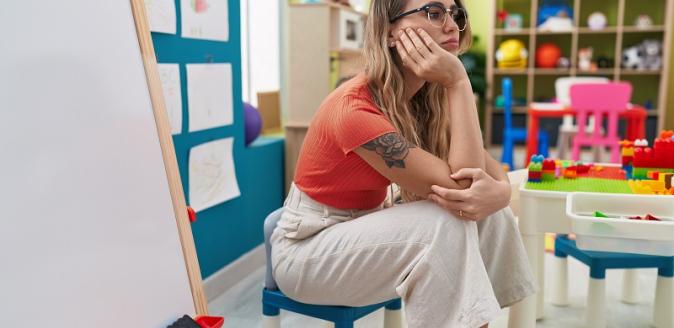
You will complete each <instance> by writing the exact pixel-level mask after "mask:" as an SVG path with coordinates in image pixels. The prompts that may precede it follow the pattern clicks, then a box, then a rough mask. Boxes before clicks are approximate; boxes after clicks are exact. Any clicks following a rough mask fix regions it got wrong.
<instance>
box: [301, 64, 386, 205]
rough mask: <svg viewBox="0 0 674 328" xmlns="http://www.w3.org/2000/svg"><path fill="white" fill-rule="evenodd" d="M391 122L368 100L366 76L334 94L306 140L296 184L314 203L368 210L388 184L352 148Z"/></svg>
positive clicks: (317, 113) (379, 134)
mask: <svg viewBox="0 0 674 328" xmlns="http://www.w3.org/2000/svg"><path fill="white" fill-rule="evenodd" d="M390 132H396V129H395V128H394V127H393V124H391V122H390V121H389V120H388V119H387V118H386V116H384V114H383V113H382V112H381V111H380V110H379V109H378V108H377V106H376V105H375V103H374V102H373V101H372V97H371V96H370V92H369V90H368V88H367V77H366V76H365V74H364V73H361V74H359V75H357V76H356V77H354V78H352V79H351V80H349V81H347V82H345V83H344V84H342V85H341V86H340V87H339V88H337V89H336V90H335V91H333V92H332V93H331V94H330V95H329V96H328V97H327V98H326V99H325V100H324V101H323V103H322V104H321V106H320V107H319V109H318V111H317V112H316V115H315V116H314V118H313V120H312V121H311V125H310V126H309V130H308V132H307V135H306V137H305V139H304V144H303V145H302V150H301V151H300V155H299V159H298V161H297V169H296V171H295V179H294V182H295V185H296V186H297V187H298V188H299V189H300V190H302V191H303V192H305V193H306V194H307V195H309V197H311V198H312V199H314V200H316V201H318V202H321V203H323V204H325V205H329V206H332V207H336V208H340V209H370V208H374V207H376V206H378V205H379V204H381V202H383V201H384V199H385V198H386V188H387V187H388V185H389V184H390V183H391V182H390V181H389V180H388V179H386V178H385V177H384V176H382V175H381V174H379V172H377V171H376V170H375V169H374V168H372V167H371V166H370V165H369V164H368V163H367V162H365V161H364V160H363V159H362V158H361V157H360V156H359V155H358V154H356V153H354V152H353V150H354V149H356V148H358V147H360V146H361V145H363V144H365V143H367V142H368V141H370V140H372V139H375V138H377V137H379V136H381V135H384V134H386V133H390Z"/></svg>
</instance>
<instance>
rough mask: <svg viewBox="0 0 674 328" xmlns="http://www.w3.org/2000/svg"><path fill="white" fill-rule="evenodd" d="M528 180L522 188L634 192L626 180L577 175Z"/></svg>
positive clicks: (616, 192) (617, 192)
mask: <svg viewBox="0 0 674 328" xmlns="http://www.w3.org/2000/svg"><path fill="white" fill-rule="evenodd" d="M531 182H532V181H531V180H529V181H528V182H527V183H526V184H525V186H524V188H525V189H527V190H541V191H561V192H573V191H586V192H602V193H611V194H634V192H633V191H632V189H631V187H630V185H629V182H628V181H627V180H612V179H597V178H585V177H578V178H576V179H565V178H561V179H557V180H555V181H541V182H536V183H531Z"/></svg>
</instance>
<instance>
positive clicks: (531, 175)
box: [528, 171, 543, 182]
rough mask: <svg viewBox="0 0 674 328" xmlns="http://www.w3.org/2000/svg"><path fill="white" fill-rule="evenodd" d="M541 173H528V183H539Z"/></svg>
mask: <svg viewBox="0 0 674 328" xmlns="http://www.w3.org/2000/svg"><path fill="white" fill-rule="evenodd" d="M542 174H543V173H542V172H541V171H529V178H528V181H530V182H541V176H542Z"/></svg>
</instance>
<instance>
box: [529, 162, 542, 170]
mask: <svg viewBox="0 0 674 328" xmlns="http://www.w3.org/2000/svg"><path fill="white" fill-rule="evenodd" d="M542 170H543V164H541V163H535V162H531V163H529V172H541V171H542Z"/></svg>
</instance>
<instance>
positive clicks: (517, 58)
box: [496, 39, 529, 68]
mask: <svg viewBox="0 0 674 328" xmlns="http://www.w3.org/2000/svg"><path fill="white" fill-rule="evenodd" d="M528 56H529V52H528V51H527V49H526V48H525V46H524V42H522V41H520V40H517V39H508V40H505V41H503V42H501V45H500V46H499V48H498V50H497V51H496V61H497V62H498V67H499V68H525V67H527V58H528Z"/></svg>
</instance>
